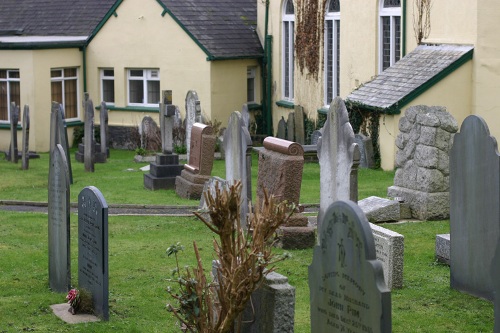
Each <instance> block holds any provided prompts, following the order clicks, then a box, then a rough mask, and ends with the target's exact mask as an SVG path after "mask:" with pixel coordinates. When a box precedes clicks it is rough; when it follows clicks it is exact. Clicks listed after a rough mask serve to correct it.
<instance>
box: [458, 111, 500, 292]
mask: <svg viewBox="0 0 500 333" xmlns="http://www.w3.org/2000/svg"><path fill="white" fill-rule="evenodd" d="M499 203H500V155H499V154H498V146H497V142H496V140H495V138H494V137H492V136H490V132H489V129H488V126H487V124H486V122H485V121H484V120H483V119H482V118H480V117H478V116H474V115H472V116H468V117H467V118H466V119H465V120H464V122H463V123H462V126H461V128H460V133H457V134H455V138H454V140H453V146H452V148H451V155H450V283H451V287H452V288H454V289H457V290H460V291H462V292H466V293H469V294H471V295H475V296H478V297H483V298H486V299H489V300H493V299H494V292H493V291H494V281H495V280H498V276H492V275H491V273H490V272H491V264H492V262H493V258H494V255H495V252H494V251H495V249H496V248H497V246H498V243H499V241H500V204H499ZM496 265H500V262H496Z"/></svg>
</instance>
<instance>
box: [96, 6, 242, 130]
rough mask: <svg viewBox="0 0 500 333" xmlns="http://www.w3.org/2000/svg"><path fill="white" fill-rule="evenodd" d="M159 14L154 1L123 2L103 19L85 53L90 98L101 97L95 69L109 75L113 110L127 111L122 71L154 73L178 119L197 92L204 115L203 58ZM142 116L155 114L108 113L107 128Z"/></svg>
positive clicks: (207, 103) (207, 104)
mask: <svg viewBox="0 0 500 333" xmlns="http://www.w3.org/2000/svg"><path fill="white" fill-rule="evenodd" d="M162 12H163V8H162V7H161V6H160V5H159V4H158V3H157V2H156V1H154V0H127V1H124V2H123V3H122V4H121V5H120V6H119V7H118V9H117V10H116V13H117V17H115V16H111V17H110V18H109V20H108V21H107V22H106V24H105V25H104V26H103V27H102V29H101V30H100V31H99V33H98V34H97V36H96V37H95V38H94V39H93V40H92V42H91V43H90V45H89V47H88V49H87V67H88V81H87V82H88V83H87V87H88V90H89V92H90V95H91V98H93V99H94V101H100V100H101V98H102V97H101V88H100V85H101V83H100V77H99V70H100V69H101V68H114V70H115V106H116V107H126V106H127V69H129V68H148V69H149V68H159V69H160V89H161V90H172V96H173V98H172V99H173V104H175V105H178V106H179V108H180V110H181V113H182V114H183V117H185V98H186V94H187V92H188V91H189V90H195V91H196V92H197V93H198V97H199V99H200V101H201V108H202V112H203V113H205V114H207V115H210V114H211V112H212V110H211V105H212V101H211V95H210V62H208V61H207V60H206V58H207V55H206V54H205V53H204V52H203V51H202V50H201V48H200V47H199V46H198V45H197V44H196V43H195V42H194V41H193V40H192V39H191V38H190V37H189V36H188V35H187V34H186V32H185V31H184V30H183V29H182V28H181V27H180V26H179V25H178V24H177V23H176V22H175V21H174V20H173V19H172V17H171V16H170V15H169V14H166V15H165V16H163V17H162ZM245 77H246V72H245ZM99 103H100V102H99ZM94 104H98V103H94ZM146 115H150V116H151V117H153V119H155V120H156V119H157V118H158V113H157V112H131V111H110V112H109V125H115V126H135V125H138V124H140V122H141V120H142V118H143V117H144V116H146ZM97 119H98V115H96V120H97Z"/></svg>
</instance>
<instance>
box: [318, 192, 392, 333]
mask: <svg viewBox="0 0 500 333" xmlns="http://www.w3.org/2000/svg"><path fill="white" fill-rule="evenodd" d="M322 219H323V221H321V223H320V224H319V225H320V226H321V227H320V228H321V230H320V231H319V235H320V244H319V245H317V246H315V247H314V255H313V262H312V264H311V265H310V266H309V290H310V299H311V333H324V332H373V333H376V332H384V333H390V332H391V329H392V321H391V293H390V291H389V289H388V288H387V286H386V284H385V282H384V275H383V271H382V264H381V263H380V262H379V261H378V260H377V259H376V256H375V243H374V240H373V235H372V231H371V229H370V226H369V224H368V221H367V220H366V218H365V216H364V215H363V212H362V211H361V210H360V208H359V207H358V206H357V205H356V204H354V203H353V202H350V201H337V202H335V203H333V204H332V205H330V206H329V207H328V208H327V210H326V211H325V213H324V214H323V216H322Z"/></svg>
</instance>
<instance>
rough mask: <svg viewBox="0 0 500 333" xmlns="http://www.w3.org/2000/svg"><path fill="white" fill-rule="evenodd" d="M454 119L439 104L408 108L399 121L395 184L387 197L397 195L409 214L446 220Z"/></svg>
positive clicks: (419, 217)
mask: <svg viewBox="0 0 500 333" xmlns="http://www.w3.org/2000/svg"><path fill="white" fill-rule="evenodd" d="M457 130H458V125H457V122H456V120H455V119H454V118H453V116H451V115H450V114H449V113H448V112H447V111H446V109H445V108H443V107H440V106H432V107H429V106H425V105H417V106H412V107H409V108H408V109H407V110H406V112H405V115H404V116H403V117H401V119H400V120H399V131H400V133H399V134H398V136H397V138H396V142H395V144H396V147H397V152H396V161H395V162H396V163H395V165H396V168H397V169H396V173H395V175H394V186H390V187H389V188H388V189H387V196H388V197H390V198H396V197H400V198H403V199H404V201H405V202H406V203H407V204H408V205H409V206H410V210H411V214H412V217H414V218H417V219H421V220H440V219H447V218H448V217H449V214H450V192H449V190H450V186H449V174H450V162H449V161H450V158H449V156H450V155H449V152H450V149H451V146H452V144H453V136H454V133H455V132H456V131H457Z"/></svg>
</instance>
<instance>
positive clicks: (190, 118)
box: [186, 90, 201, 163]
mask: <svg viewBox="0 0 500 333" xmlns="http://www.w3.org/2000/svg"><path fill="white" fill-rule="evenodd" d="M200 114H201V107H200V100H199V99H198V93H196V91H194V90H189V91H188V93H187V94H186V147H187V156H188V163H190V162H191V161H190V160H189V159H190V158H191V154H190V150H191V145H190V144H191V129H192V127H193V124H194V123H196V122H199V121H200V120H199V119H197V118H200V116H199V115H200ZM197 116H198V117H197Z"/></svg>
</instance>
